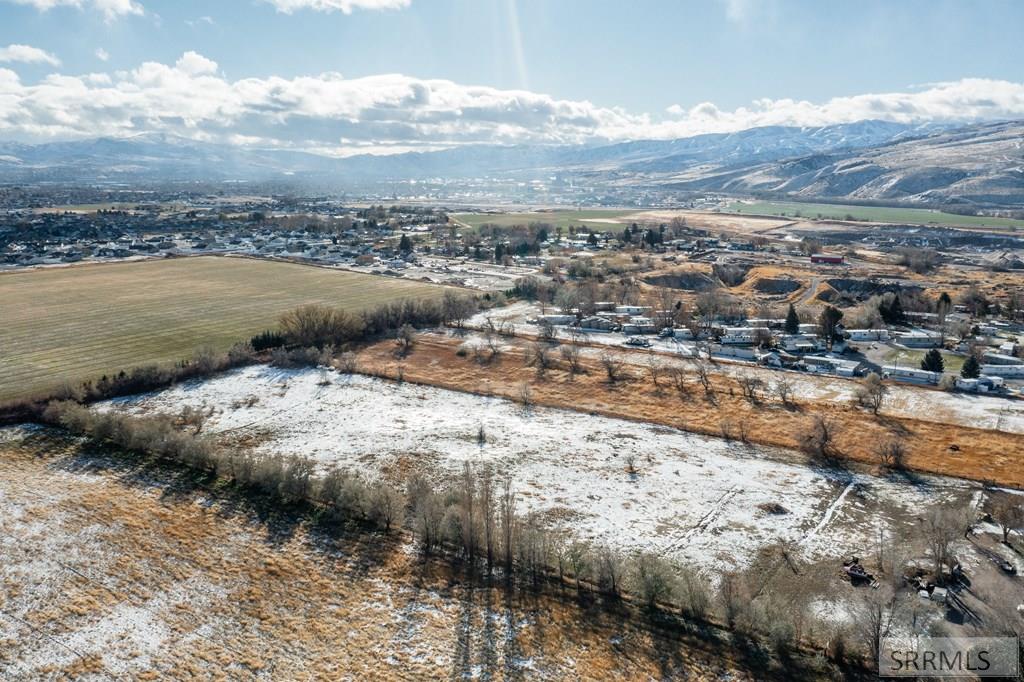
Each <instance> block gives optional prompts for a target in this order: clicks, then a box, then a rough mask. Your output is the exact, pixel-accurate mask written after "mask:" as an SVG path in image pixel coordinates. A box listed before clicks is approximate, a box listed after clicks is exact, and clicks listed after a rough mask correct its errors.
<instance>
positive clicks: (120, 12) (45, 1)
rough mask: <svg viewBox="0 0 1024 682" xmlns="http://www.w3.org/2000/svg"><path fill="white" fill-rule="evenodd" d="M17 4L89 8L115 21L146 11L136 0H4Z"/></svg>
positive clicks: (39, 6) (47, 8)
mask: <svg viewBox="0 0 1024 682" xmlns="http://www.w3.org/2000/svg"><path fill="white" fill-rule="evenodd" d="M4 1H5V2H8V3H14V4H15V5H28V6H30V7H35V8H36V9H37V10H39V11H40V12H46V11H48V10H51V9H53V8H55V7H75V8H77V9H84V8H89V9H93V10H96V11H98V12H101V13H102V14H103V17H104V19H106V20H107V21H108V22H109V21H114V20H115V19H117V18H119V17H122V16H127V15H130V14H135V15H141V14H143V13H144V11H145V10H143V8H142V5H140V4H139V3H138V2H136V1H135V0H4Z"/></svg>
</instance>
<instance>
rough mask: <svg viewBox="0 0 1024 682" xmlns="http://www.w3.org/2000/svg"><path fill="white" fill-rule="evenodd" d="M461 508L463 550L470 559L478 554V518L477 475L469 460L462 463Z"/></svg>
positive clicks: (460, 525) (460, 526)
mask: <svg viewBox="0 0 1024 682" xmlns="http://www.w3.org/2000/svg"><path fill="white" fill-rule="evenodd" d="M459 482H460V484H461V486H460V489H459V508H460V511H461V519H460V520H461V523H460V524H459V528H460V530H461V531H462V550H463V551H464V552H465V553H466V556H467V557H469V559H470V561H472V560H473V558H474V557H475V556H476V542H477V518H476V497H477V494H476V476H474V475H473V465H472V464H470V463H469V462H468V461H466V462H463V463H462V476H461V478H460V481H459Z"/></svg>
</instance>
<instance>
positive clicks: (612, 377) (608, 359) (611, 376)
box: [601, 352, 626, 384]
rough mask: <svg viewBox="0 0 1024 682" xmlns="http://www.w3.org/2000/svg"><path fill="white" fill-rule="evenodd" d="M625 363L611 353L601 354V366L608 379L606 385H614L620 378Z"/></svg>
mask: <svg viewBox="0 0 1024 682" xmlns="http://www.w3.org/2000/svg"><path fill="white" fill-rule="evenodd" d="M625 364H626V363H625V361H624V360H623V359H622V358H621V357H619V356H617V355H613V354H612V353H608V352H604V353H601V366H602V367H604V372H605V374H606V375H607V377H608V383H610V384H614V383H616V382H617V381H619V380H620V379H621V378H622V375H623V369H624V367H625Z"/></svg>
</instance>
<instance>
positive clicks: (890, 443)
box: [876, 439, 907, 470]
mask: <svg viewBox="0 0 1024 682" xmlns="http://www.w3.org/2000/svg"><path fill="white" fill-rule="evenodd" d="M876 453H877V454H878V461H879V463H880V464H881V465H882V466H884V467H887V468H889V469H894V470H897V469H902V468H903V466H904V464H905V460H906V458H907V446H906V445H905V444H904V443H903V441H902V440H900V439H892V440H887V441H882V442H880V443H878V445H877V446H876Z"/></svg>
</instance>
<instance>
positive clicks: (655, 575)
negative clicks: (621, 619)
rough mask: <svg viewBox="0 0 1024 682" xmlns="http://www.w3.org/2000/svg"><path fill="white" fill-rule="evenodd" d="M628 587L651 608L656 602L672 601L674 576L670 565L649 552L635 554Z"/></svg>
mask: <svg viewBox="0 0 1024 682" xmlns="http://www.w3.org/2000/svg"><path fill="white" fill-rule="evenodd" d="M630 588H631V589H632V590H633V591H634V592H636V594H637V596H638V597H639V598H640V600H641V601H642V602H643V603H644V605H645V606H646V607H647V608H649V609H653V608H656V607H657V605H658V602H668V601H672V600H673V599H674V598H675V597H676V588H677V585H676V576H675V573H674V571H673V568H672V565H671V564H669V563H668V562H667V561H666V560H665V559H663V558H662V557H660V556H658V555H657V554H654V553H651V552H644V553H641V554H639V555H637V557H636V560H635V561H634V562H633V571H632V575H631V581H630Z"/></svg>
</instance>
